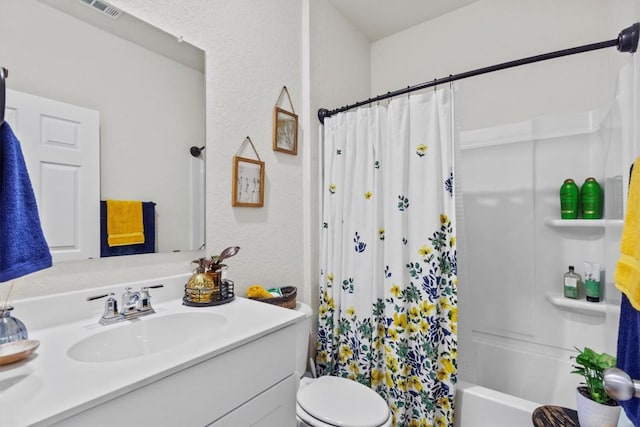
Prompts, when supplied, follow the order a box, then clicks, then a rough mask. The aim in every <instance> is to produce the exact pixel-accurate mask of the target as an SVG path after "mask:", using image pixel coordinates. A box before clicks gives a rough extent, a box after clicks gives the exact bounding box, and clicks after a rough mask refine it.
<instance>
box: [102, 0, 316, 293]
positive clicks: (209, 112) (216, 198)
mask: <svg viewBox="0 0 640 427" xmlns="http://www.w3.org/2000/svg"><path fill="white" fill-rule="evenodd" d="M112 3H113V5H114V6H116V7H120V8H122V9H124V10H125V11H127V12H130V13H132V14H134V15H136V16H137V17H138V18H140V19H143V20H146V21H148V22H150V23H151V24H154V25H156V26H158V27H160V28H162V29H164V30H165V31H168V32H169V33H171V34H175V35H176V36H182V37H184V39H185V40H187V41H189V42H191V43H192V44H194V45H196V46H198V47H200V48H202V49H204V50H205V51H206V84H207V99H206V117H207V130H206V139H207V149H206V150H205V153H206V157H207V159H206V165H207V166H206V167H207V172H206V176H207V178H206V218H207V221H206V222H207V226H206V229H207V249H206V253H207V255H213V254H217V253H219V252H220V251H221V250H222V249H223V248H224V247H226V246H230V245H237V246H240V247H241V251H240V252H239V254H238V255H237V256H236V257H235V258H233V259H230V260H229V262H228V264H229V269H230V270H229V276H230V278H232V279H233V280H234V281H235V283H236V287H237V288H238V293H240V294H243V293H244V289H246V287H247V286H248V285H250V284H252V283H262V284H264V285H268V286H276V285H285V284H292V285H296V286H301V284H302V239H301V235H302V202H301V200H302V192H303V188H302V180H301V179H302V158H303V156H304V153H305V150H307V144H308V143H307V141H306V138H304V137H303V136H302V135H300V136H299V151H298V156H289V155H286V154H282V153H276V152H274V151H272V137H271V132H272V110H273V106H274V104H275V102H276V100H277V98H278V95H279V93H280V90H281V88H282V86H283V85H286V86H287V88H288V89H289V92H290V93H291V98H292V101H293V104H294V107H295V108H296V112H297V113H300V112H301V111H300V110H301V108H302V94H301V93H302V89H301V84H302V66H301V63H302V19H301V18H302V3H301V2H299V1H297V0H270V1H268V2H264V1H250V0H239V1H232V2H230V1H211V0H207V1H205V0H200V1H198V0H192V1H181V2H175V1H170V0H166V1H152V0H119V1H113V2H112ZM285 105H286V106H287V107H288V104H285ZM246 136H250V137H251V139H252V140H253V142H254V144H255V146H256V149H257V151H258V153H259V155H260V158H261V159H262V160H263V161H264V162H265V163H266V169H265V171H266V176H265V181H266V187H265V203H264V207H263V208H238V207H236V208H234V207H231V176H232V159H233V156H234V155H235V154H236V152H237V151H238V149H239V148H240V144H241V143H242V142H243V140H244V139H245V137H246ZM241 154H243V155H244V156H245V157H251V156H252V153H251V151H250V149H245V150H243V151H242V153H241Z"/></svg>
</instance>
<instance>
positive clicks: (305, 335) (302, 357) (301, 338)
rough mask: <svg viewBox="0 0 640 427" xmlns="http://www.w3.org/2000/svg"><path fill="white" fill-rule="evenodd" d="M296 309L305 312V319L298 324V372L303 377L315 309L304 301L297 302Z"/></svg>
mask: <svg viewBox="0 0 640 427" xmlns="http://www.w3.org/2000/svg"><path fill="white" fill-rule="evenodd" d="M295 310H298V311H301V312H302V313H304V314H305V318H304V320H303V321H302V322H299V323H298V324H297V325H296V328H297V330H296V372H297V373H298V377H302V376H303V375H304V373H305V371H306V370H307V357H308V352H309V334H310V333H311V316H313V310H311V307H309V306H308V305H307V304H305V303H303V302H297V303H296V308H295Z"/></svg>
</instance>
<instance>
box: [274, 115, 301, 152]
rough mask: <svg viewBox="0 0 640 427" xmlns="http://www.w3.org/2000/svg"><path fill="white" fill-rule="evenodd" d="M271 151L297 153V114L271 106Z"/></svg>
mask: <svg viewBox="0 0 640 427" xmlns="http://www.w3.org/2000/svg"><path fill="white" fill-rule="evenodd" d="M273 151H279V152H281V153H287V154H292V155H294V156H295V155H297V154H298V115H297V114H296V113H292V112H290V111H287V110H283V109H282V108H280V107H278V106H275V107H273Z"/></svg>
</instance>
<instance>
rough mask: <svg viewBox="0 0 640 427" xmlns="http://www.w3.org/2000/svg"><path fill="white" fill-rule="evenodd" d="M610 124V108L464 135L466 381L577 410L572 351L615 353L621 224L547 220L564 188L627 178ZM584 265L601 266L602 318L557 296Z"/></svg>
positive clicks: (615, 128)
mask: <svg viewBox="0 0 640 427" xmlns="http://www.w3.org/2000/svg"><path fill="white" fill-rule="evenodd" d="M628 94H630V92H628ZM622 102H624V101H622ZM617 118H619V113H618V110H617V109H616V108H615V107H614V108H612V110H611V111H610V110H593V111H589V112H584V113H575V114H567V115H556V116H548V117H540V118H537V119H533V120H528V121H524V122H520V123H517V124H513V125H506V126H499V127H492V128H486V129H481V130H476V131H468V132H463V133H461V135H460V151H461V164H462V165H461V169H462V177H461V181H462V182H461V186H462V192H463V199H464V208H463V209H464V220H465V244H466V246H465V247H464V248H463V249H462V250H463V251H464V253H463V254H462V255H461V264H463V263H464V266H463V267H462V269H463V272H462V274H461V275H462V276H463V277H464V278H462V279H461V281H460V289H459V293H460V354H461V356H460V357H461V358H465V359H466V361H467V363H466V364H465V365H464V368H463V369H462V370H461V378H462V379H463V380H467V381H472V382H474V383H477V384H479V385H482V386H485V387H489V388H491V389H495V390H499V391H501V392H504V393H507V394H510V395H513V396H518V397H520V398H524V399H528V400H531V401H535V402H541V403H545V404H556V405H562V406H566V407H571V408H575V387H576V385H577V384H578V382H579V377H577V376H576V375H571V374H570V371H571V366H570V364H571V363H570V359H569V357H570V356H571V355H572V354H574V352H573V351H572V349H573V346H578V347H582V346H585V345H587V346H590V347H592V348H595V349H598V350H599V351H607V352H610V353H612V354H615V352H616V347H615V345H616V338H617V325H618V319H619V300H620V293H619V292H618V291H617V290H615V288H614V286H613V283H612V276H613V271H614V270H615V263H616V261H617V254H618V251H617V249H618V247H619V237H620V232H621V227H620V223H614V225H613V226H612V227H603V228H602V230H600V231H593V229H587V230H584V231H576V230H574V229H572V230H569V231H567V230H565V229H561V228H560V229H556V228H554V227H550V226H549V224H548V222H549V221H548V219H549V218H554V217H555V218H557V217H559V213H558V209H559V207H558V206H559V200H558V190H559V186H560V184H561V183H562V180H563V179H564V178H567V177H573V178H575V179H576V181H577V182H579V184H580V183H582V181H583V180H584V179H585V178H586V177H587V176H591V175H593V176H597V177H598V179H599V180H601V182H603V185H604V179H605V178H606V177H611V176H614V175H624V169H625V167H624V165H626V164H628V159H626V157H627V156H623V155H622V152H623V145H625V144H623V143H622V140H623V139H624V138H623V136H622V134H623V133H624V132H623V131H622V129H621V128H620V125H619V122H620V120H616V119H617ZM603 159H605V161H603ZM605 197H607V195H605ZM491 236H500V238H495V239H492V238H491ZM505 242H506V245H507V246H506V247H502V246H501V244H502V243H505ZM585 260H597V261H599V262H601V264H602V265H604V271H605V273H604V277H605V283H606V289H605V298H606V303H602V304H599V305H598V306H597V307H598V309H599V310H589V308H590V306H589V304H588V303H582V304H572V303H571V302H568V301H567V300H565V299H564V298H561V294H562V287H561V284H562V281H561V277H562V273H563V272H564V271H565V270H566V266H567V265H570V264H571V265H575V266H576V271H578V272H580V273H581V274H582V269H583V268H582V262H583V261H585ZM557 297H560V298H557ZM471 301H473V303H471ZM585 307H586V310H585ZM592 307H594V306H593V305H592ZM469 354H473V358H469V356H468V355H469Z"/></svg>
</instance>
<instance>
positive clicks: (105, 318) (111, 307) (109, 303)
mask: <svg viewBox="0 0 640 427" xmlns="http://www.w3.org/2000/svg"><path fill="white" fill-rule="evenodd" d="M104 297H108V298H107V300H106V301H105V303H104V313H102V317H101V318H100V323H101V324H102V325H107V324H109V323H112V322H113V321H114V320H115V319H117V318H119V317H120V313H118V301H117V300H116V298H115V294H114V293H113V292H109V293H108V294H103V295H95V296H92V297H87V301H94V300H97V299H100V298H104Z"/></svg>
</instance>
